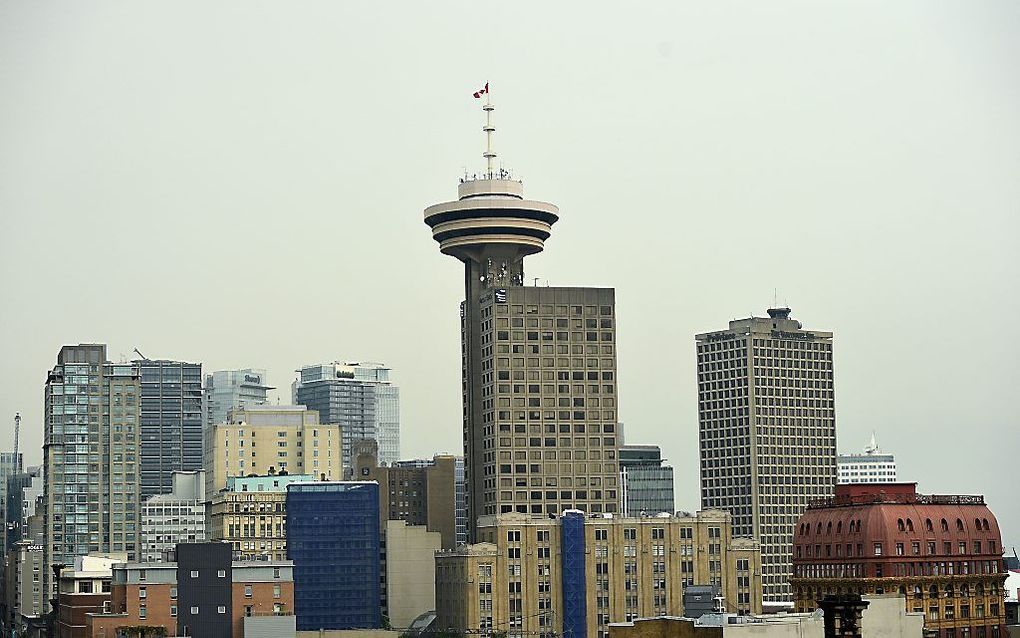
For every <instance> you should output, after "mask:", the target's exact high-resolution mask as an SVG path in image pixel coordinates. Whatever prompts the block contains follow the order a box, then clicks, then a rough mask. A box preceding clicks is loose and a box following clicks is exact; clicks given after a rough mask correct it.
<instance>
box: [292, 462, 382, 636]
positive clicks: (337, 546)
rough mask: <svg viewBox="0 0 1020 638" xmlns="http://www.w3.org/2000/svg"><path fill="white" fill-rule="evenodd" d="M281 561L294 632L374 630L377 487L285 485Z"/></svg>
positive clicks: (377, 616)
mask: <svg viewBox="0 0 1020 638" xmlns="http://www.w3.org/2000/svg"><path fill="white" fill-rule="evenodd" d="M287 558H289V559H290V560H292V561H294V612H295V614H296V615H297V630H298V631H316V630H319V629H378V628H379V627H380V626H381V625H382V612H381V609H380V600H381V599H380V593H381V592H380V585H379V559H380V554H379V484H378V483H376V482H374V481H364V482H356V483H354V482H351V483H347V482H327V481H321V482H320V481H316V482H307V483H291V484H290V485H288V486H287Z"/></svg>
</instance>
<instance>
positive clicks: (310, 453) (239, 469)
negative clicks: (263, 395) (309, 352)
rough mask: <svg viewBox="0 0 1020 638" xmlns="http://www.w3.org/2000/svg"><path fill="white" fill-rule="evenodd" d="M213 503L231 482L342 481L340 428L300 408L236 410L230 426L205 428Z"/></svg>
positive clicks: (209, 491) (208, 493)
mask: <svg viewBox="0 0 1020 638" xmlns="http://www.w3.org/2000/svg"><path fill="white" fill-rule="evenodd" d="M204 438H205V460H204V463H203V466H204V467H205V470H206V489H205V493H206V496H207V498H214V497H215V496H216V493H217V492H219V491H220V490H222V489H224V487H225V486H226V484H227V478H228V477H231V476H249V475H253V474H254V475H261V474H269V473H270V472H275V473H279V472H286V473H288V474H309V475H312V476H315V477H317V478H324V479H326V480H334V481H335V480H339V479H340V478H341V477H342V476H343V473H342V467H341V439H340V426H339V425H323V424H320V423H319V413H318V412H315V411H314V410H308V409H307V408H305V407H304V406H300V405H272V406H269V405H259V406H247V407H244V408H241V409H237V410H231V411H230V413H229V414H228V415H227V421H226V422H225V423H218V424H211V425H209V424H207V425H206V428H205V436H204Z"/></svg>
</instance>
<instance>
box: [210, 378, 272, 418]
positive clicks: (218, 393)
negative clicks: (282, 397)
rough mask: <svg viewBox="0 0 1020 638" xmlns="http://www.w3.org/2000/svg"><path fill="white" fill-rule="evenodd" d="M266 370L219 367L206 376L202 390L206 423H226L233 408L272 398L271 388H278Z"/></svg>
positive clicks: (263, 401) (261, 402)
mask: <svg viewBox="0 0 1020 638" xmlns="http://www.w3.org/2000/svg"><path fill="white" fill-rule="evenodd" d="M265 379H266V371H265V370H258V369H253V368H244V369H242V370H217V371H216V372H213V373H212V374H208V375H206V377H205V388H204V389H203V394H202V411H203V412H204V413H205V424H206V425H216V424H217V423H226V421H227V415H228V414H230V411H231V410H236V409H240V408H246V407H248V406H252V405H265V404H266V403H268V402H269V398H268V395H269V391H270V390H275V389H276V388H274V387H272V386H269V385H266V382H265Z"/></svg>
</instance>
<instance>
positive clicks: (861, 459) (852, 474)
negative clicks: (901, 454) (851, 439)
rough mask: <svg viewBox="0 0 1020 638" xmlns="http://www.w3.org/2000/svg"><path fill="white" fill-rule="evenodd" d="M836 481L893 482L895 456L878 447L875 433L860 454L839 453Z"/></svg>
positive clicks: (842, 482) (843, 483)
mask: <svg viewBox="0 0 1020 638" xmlns="http://www.w3.org/2000/svg"><path fill="white" fill-rule="evenodd" d="M836 482H837V483H838V484H840V485H845V484H847V483H895V482H896V458H895V457H894V456H893V455H892V454H889V453H883V452H882V451H881V450H880V449H878V443H876V442H875V435H874V434H872V435H871V443H869V444H868V445H867V446H865V447H864V451H863V452H862V453H861V454H840V455H839V456H837V457H836Z"/></svg>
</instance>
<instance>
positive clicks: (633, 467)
mask: <svg viewBox="0 0 1020 638" xmlns="http://www.w3.org/2000/svg"><path fill="white" fill-rule="evenodd" d="M620 492H621V493H622V494H623V503H622V507H623V513H624V515H625V516H644V515H648V516H652V515H655V514H660V513H662V512H666V513H668V514H672V513H673V510H674V503H673V468H672V467H670V466H668V465H664V464H663V458H662V450H660V449H659V446H658V445H621V446H620Z"/></svg>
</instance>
